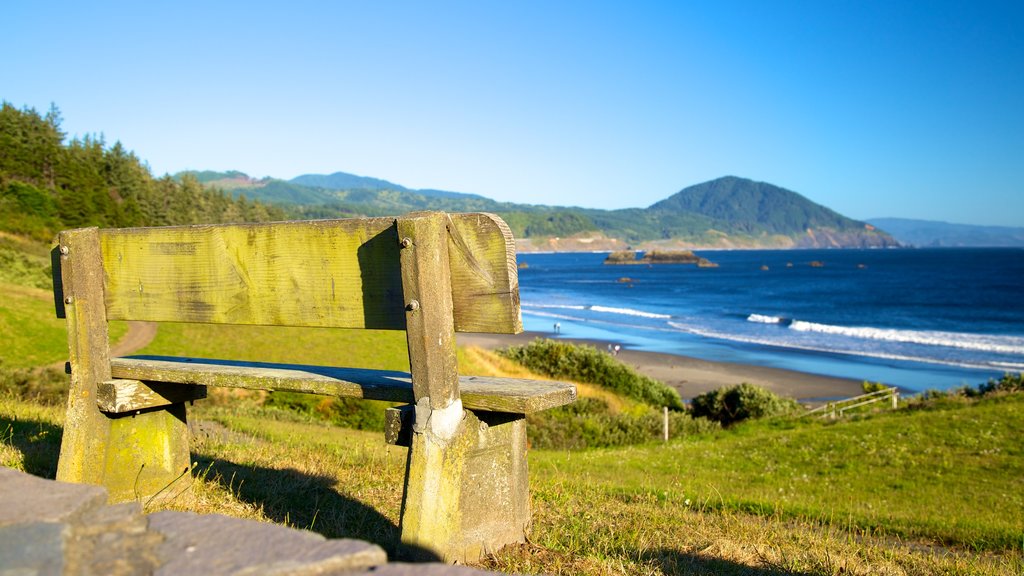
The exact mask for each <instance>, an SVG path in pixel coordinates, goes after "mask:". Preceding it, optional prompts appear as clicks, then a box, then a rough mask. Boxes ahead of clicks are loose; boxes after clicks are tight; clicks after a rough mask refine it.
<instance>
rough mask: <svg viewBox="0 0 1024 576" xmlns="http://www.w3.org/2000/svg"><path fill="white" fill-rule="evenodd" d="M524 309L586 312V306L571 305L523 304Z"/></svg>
mask: <svg viewBox="0 0 1024 576" xmlns="http://www.w3.org/2000/svg"><path fill="white" fill-rule="evenodd" d="M522 306H523V308H558V309H562V310H586V309H587V307H586V306H579V305H570V304H532V303H527V302H523V303H522Z"/></svg>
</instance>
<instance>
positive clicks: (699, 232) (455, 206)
mask: <svg viewBox="0 0 1024 576" xmlns="http://www.w3.org/2000/svg"><path fill="white" fill-rule="evenodd" d="M190 174H192V175H194V176H195V177H196V178H198V179H200V180H201V181H203V182H206V183H207V184H208V185H211V186H215V187H219V188H221V189H224V190H229V191H231V192H232V193H234V194H236V195H242V194H244V195H245V196H246V197H247V198H250V199H257V200H260V201H263V202H268V203H273V204H278V205H281V206H285V207H287V208H288V209H289V210H290V211H291V213H292V214H293V215H295V216H298V217H331V216H347V215H352V214H363V215H385V214H395V213H401V212H407V211H411V210H431V209H433V210H449V211H477V210H482V211H488V212H495V213H497V214H499V215H500V216H502V217H503V218H504V219H505V220H506V221H507V222H508V223H509V226H510V227H511V228H512V231H513V233H514V234H515V235H516V237H517V238H519V239H521V240H525V241H524V242H523V243H522V245H521V249H522V250H533V249H536V250H579V249H589V250H615V249H622V248H625V247H627V246H632V247H635V248H664V247H676V246H679V247H682V246H701V247H722V248H758V247H772V248H812V247H835V248H849V247H858V248H860V247H889V246H896V245H897V242H896V241H895V240H894V239H893V238H892V237H891V236H889V235H888V234H886V233H884V232H880V231H878V230H876V229H875V228H874V227H873V226H871V225H869V224H865V223H863V222H858V221H855V220H852V219H850V218H847V217H845V216H842V215H841V214H838V213H836V212H835V211H833V210H830V209H829V208H826V207H824V206H821V205H819V204H816V203H814V202H811V201H810V200H808V199H807V198H805V197H803V196H801V195H800V194H797V193H796V192H793V191H790V190H786V189H785V188H780V187H778V186H774V185H772V184H768V183H764V182H755V181H753V180H748V179H744V178H737V177H735V176H726V177H723V178H719V179H716V180H712V181H709V182H704V183H702V184H697V185H695V186H690V187H688V188H685V189H683V190H681V191H680V192H678V193H676V194H674V195H672V196H670V197H669V198H666V199H665V200H662V201H661V202H657V203H655V204H653V205H651V206H650V207H648V208H629V209H623V210H600V209H593V208H581V207H562V206H538V205H526V204H515V203H510V202H497V201H495V200H491V199H489V198H485V197H483V196H479V195H476V194H464V193H460V192H447V191H441V190H431V189H421V190H413V189H409V188H406V187H404V186H401V185H399V184H395V183H393V182H389V181H387V180H382V179H378V178H369V177H364V176H355V175H353V174H348V173H345V172H335V173H333V174H330V175H321V174H306V175H302V176H299V177H296V178H293V179H291V180H287V181H286V180H279V179H272V178H267V179H262V180H255V179H249V178H248V177H247V176H245V175H244V174H242V175H241V177H240V176H239V174H240V173H238V172H219V173H218V172H193V173H190Z"/></svg>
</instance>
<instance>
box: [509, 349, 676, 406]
mask: <svg viewBox="0 0 1024 576" xmlns="http://www.w3.org/2000/svg"><path fill="white" fill-rule="evenodd" d="M498 353H499V354H501V355H502V356H504V357H506V358H508V359H510V360H513V361H515V362H518V363H519V364H522V365H523V366H525V367H526V368H528V369H530V370H531V371H533V372H537V373H540V374H544V375H546V376H550V377H552V378H564V379H566V380H574V381H576V382H587V383H590V384H597V385H599V386H602V387H604V388H607V389H609V390H612V391H613V392H616V393H618V394H621V395H623V396H626V397H628V398H632V399H634V400H637V401H639V402H643V403H644V404H648V405H650V406H654V407H656V408H660V407H662V406H668V407H669V408H670V409H672V410H683V409H684V406H683V401H682V399H681V398H679V393H678V392H676V390H675V389H673V388H671V387H669V386H667V385H666V384H664V383H662V382H659V381H657V380H655V379H654V378H650V377H648V376H644V375H643V374H639V373H637V372H636V371H635V370H633V369H632V368H630V367H629V366H627V365H625V364H623V363H622V362H619V361H618V360H616V359H615V358H613V357H611V356H609V355H608V354H606V353H604V352H600V351H598V350H597V348H594V347H593V346H588V345H585V344H582V345H577V344H570V343H568V342H561V341H557V340H548V339H546V338H538V339H536V340H534V341H533V342H530V343H529V344H527V345H526V346H512V347H509V348H506V349H503V350H499V351H498Z"/></svg>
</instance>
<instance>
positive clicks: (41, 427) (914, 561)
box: [0, 397, 1024, 576]
mask: <svg viewBox="0 0 1024 576" xmlns="http://www.w3.org/2000/svg"><path fill="white" fill-rule="evenodd" d="M1022 405H1024V401H1022V400H1021V399H1020V398H1004V399H999V400H991V401H983V402H981V403H978V404H976V405H964V406H959V407H955V408H954V407H950V408H944V409H941V410H934V411H916V412H907V411H904V412H902V413H900V414H897V415H887V416H876V417H872V418H868V419H864V420H860V421H852V422H841V423H836V424H832V425H821V424H813V423H812V424H804V425H798V426H793V427H780V426H778V425H774V426H773V425H763V424H762V425H756V426H740V427H739V428H738V429H737V430H728V431H722V432H718V433H716V434H713V435H707V436H704V437H699V438H689V439H685V440H677V441H673V442H670V443H669V444H668V445H647V446H642V447H633V448H624V449H608V450H588V451H580V452H569V453H566V452H545V451H536V450H535V451H532V452H531V454H530V466H531V492H532V497H533V510H534V524H533V529H532V533H531V543H530V544H528V545H524V546H518V547H510V548H507V549H505V550H502V551H501V552H499V553H498V554H497V555H496V556H494V557H492V558H489V559H488V560H487V561H485V562H484V563H483V564H482V566H483V567H486V568H491V569H497V570H501V571H505V572H517V573H547V574H651V575H662V574H690V573H693V574H744V575H755V576H771V575H781V574H792V573H796V574H830V575H831V574H992V575H996V574H1015V573H1021V571H1022V569H1024V555H1022V551H1021V543H1020V542H1019V540H1018V542H1017V543H1016V544H1015V543H1013V542H1005V544H1006V546H1005V547H1003V546H997V545H994V546H992V547H991V549H989V550H987V551H985V552H979V551H978V550H975V549H974V548H975V543H979V542H982V541H984V542H988V543H992V544H996V543H998V539H997V538H993V537H992V535H993V534H1000V533H1004V532H1010V533H1012V532H1013V530H1014V528H1013V526H1016V527H1017V528H1016V529H1017V530H1018V531H1017V535H1018V538H1020V532H1019V528H1020V526H1021V523H1020V516H1019V514H1020V505H1019V500H1014V499H1013V498H1015V497H1016V498H1019V496H1017V495H1018V494H1019V493H1020V490H1019V488H1020V486H1019V482H1020V478H1021V475H1020V474H1019V470H1020V468H1019V466H1020V464H1019V463H1018V462H1015V461H1019V460H1020V454H1019V452H1018V451H1017V450H1019V449H1017V448H1014V447H1013V444H1014V443H1015V442H1016V441H1017V439H1018V438H1019V437H1020V436H1019V432H1020V430H1019V429H1018V428H1017V426H1019V424H1018V423H1019V422H1020V421H1021V418H1020V416H1021V415H1020V409H1021V407H1022ZM60 412H61V411H60V410H59V409H56V408H46V407H39V406H33V405H31V404H26V403H24V402H13V401H11V400H10V399H9V398H8V399H4V398H2V397H0V465H5V466H13V467H15V468H20V469H25V470H28V471H30V472H32V473H34V474H38V475H42V476H51V477H52V474H53V470H54V466H55V463H56V455H57V448H58V446H59V430H60V428H59V426H60ZM193 414H194V415H196V416H199V417H200V418H197V420H198V419H202V420H203V421H206V422H215V423H217V424H218V425H216V426H206V427H204V428H203V430H204V432H201V433H200V434H199V435H198V436H197V438H195V439H194V441H193V460H194V461H195V463H196V474H195V480H194V482H193V487H192V491H191V494H187V493H186V494H180V495H178V496H176V497H174V498H172V499H171V500H170V501H168V502H164V503H160V504H154V503H149V504H148V506H147V510H148V511H155V510H159V509H167V508H171V509H179V510H192V511H196V512H200V513H222V514H229V515H233V516H238V517H242V518H250V519H255V520H261V521H271V522H278V523H283V524H286V525H289V526H293V527H298V528H306V529H312V530H314V531H317V532H320V533H323V534H325V535H327V536H330V537H357V538H363V539H367V540H370V541H373V542H376V543H378V544H380V545H382V546H383V547H384V548H385V549H386V550H388V551H389V552H391V553H393V552H394V551H395V550H396V549H397V546H398V516H399V513H400V506H401V490H402V478H403V471H404V465H405V451H404V450H403V449H400V448H396V447H393V446H387V445H385V444H384V443H383V442H382V439H381V437H380V435H379V434H377V433H368V432H361V431H355V430H346V429H340V428H333V427H329V426H324V425H322V424H315V423H308V422H300V421H296V418H295V417H294V416H292V415H289V414H288V413H284V412H280V411H272V410H264V409H260V408H258V407H256V406H255V405H254V404H253V403H252V402H249V401H245V400H243V401H241V402H240V403H234V404H221V405H220V406H216V405H215V406H210V405H206V406H203V407H201V408H197V409H196V410H195V411H194V412H193ZM941 422H946V423H947V424H948V423H949V422H953V423H955V424H957V425H961V424H965V423H970V424H969V425H968V426H967V427H966V428H964V429H962V430H957V431H956V432H948V430H950V429H952V428H954V427H953V426H948V425H947V426H945V429H946V430H947V431H946V432H944V431H942V430H937V429H936V427H937V426H938V424H939V423H941ZM938 428H942V427H941V426H938ZM893 430H909V431H910V432H908V435H907V436H903V437H898V436H890V435H891V434H892V433H893ZM917 434H932V435H935V436H937V437H938V441H932V442H929V443H923V444H914V443H913V442H914V440H915V438H917V436H916V435H917ZM812 437H820V440H814V439H813V438H812ZM894 439H897V440H900V441H902V442H907V443H908V445H907V448H906V449H905V450H902V449H901V450H898V452H899V453H902V454H903V455H902V456H899V454H897V453H892V452H889V453H885V450H886V449H885V448H884V446H886V445H887V444H888V441H891V440H894ZM807 442H811V446H810V447H808V448H807V449H804V447H803V446H802V445H803V444H805V443H807ZM826 446H832V447H835V448H840V449H844V450H847V451H848V452H849V453H850V454H849V455H851V456H861V457H868V458H869V462H867V463H865V464H864V465H863V467H862V468H861V469H860V470H859V471H857V473H856V474H854V472H853V471H849V470H846V469H845V468H843V467H841V466H837V464H838V461H837V460H831V461H829V460H828V459H826V468H827V469H828V470H829V473H828V474H824V475H822V477H820V478H817V479H816V481H817V482H818V483H820V484H822V487H821V488H820V489H818V490H806V489H804V488H803V487H802V486H804V485H806V484H813V483H806V482H803V481H802V479H801V480H796V479H797V478H802V473H801V472H800V470H802V469H810V468H812V466H810V465H809V464H808V462H811V461H814V460H816V459H815V458H813V457H812V456H810V455H806V454H805V453H809V452H813V451H816V450H819V449H820V448H822V447H826ZM872 446H874V448H872ZM993 446H998V447H1000V448H1001V450H1000V451H999V452H998V453H997V456H998V455H1001V456H1002V457H1001V458H997V459H996V460H994V461H988V460H987V459H983V458H980V457H979V456H977V455H976V456H975V457H971V458H964V456H965V455H966V454H973V453H981V452H984V451H986V450H989V451H990V450H992V449H993V448H992V447H993ZM926 447H927V448H930V451H929V452H928V454H927V457H925V456H920V457H917V456H913V454H914V453H915V452H923V451H924V450H925V449H926ZM890 450H892V449H890ZM751 453H754V454H753V455H752V456H751V457H750V458H749V459H748V458H745V455H748V454H751ZM873 454H876V455H873ZM981 455H983V456H984V455H985V454H981ZM892 458H897V460H896V462H894V463H893V464H891V465H889V466H890V467H889V468H883V469H882V470H880V471H877V472H874V471H872V468H874V467H877V466H879V465H880V463H882V462H883V461H886V460H889V459H892ZM909 458H918V459H917V460H913V461H912V462H911V463H915V464H916V466H917V467H918V468H921V470H916V471H915V470H909V471H908V470H906V469H905V468H900V472H899V474H898V475H896V476H887V473H889V472H892V471H893V470H896V468H895V466H896V465H897V463H899V464H906V463H908V460H907V459H909ZM748 460H752V462H750V461H748ZM947 460H949V461H953V460H960V461H962V462H963V464H962V467H963V468H964V470H963V471H962V472H958V473H957V474H956V475H955V476H953V473H952V471H951V468H950V467H947V466H945V465H944V464H941V463H942V462H944V461H947ZM772 462H774V463H775V464H774V466H775V468H774V470H766V469H765V467H766V465H768V464H770V463H772ZM787 467H788V469H789V471H788V472H786V473H782V470H784V469H787ZM855 475H866V478H864V479H855V478H854V476H855ZM764 476H766V477H767V479H761V478H762V477H764ZM937 476H942V477H946V476H951V479H949V480H945V479H937V478H936V477H937ZM963 477H968V478H971V481H970V482H969V483H963V484H961V482H962V478H963ZM880 479H882V480H880ZM885 479H888V480H889V481H890V482H891V481H893V480H898V481H899V482H900V483H902V484H904V486H902V487H897V488H894V487H892V486H888V485H883V486H880V487H879V488H880V489H879V490H874V489H872V488H871V486H875V485H876V484H877V483H878V482H884V481H885ZM921 479H925V480H932V481H933V482H934V483H935V486H932V487H930V488H928V489H927V490H926V491H923V492H921V491H914V490H913V489H912V487H910V486H909V484H910V483H911V482H917V481H918V480H921ZM801 483H802V484H801ZM844 483H845V484H849V485H850V486H849V487H848V488H845V490H847V492H843V490H844V489H843V488H841V486H840V485H841V484H844ZM789 485H795V486H798V487H800V489H799V490H794V491H793V492H792V493H791V494H787V495H786V496H787V497H786V498H783V497H782V496H778V495H777V494H778V491H777V490H778V487H785V486H789ZM858 486H860V488H857V487H858ZM773 490H775V492H773ZM830 490H831V491H834V492H836V494H835V495H834V496H829V491H830ZM1004 490H1006V491H1009V494H1003V493H1002V492H1003V491H1004ZM888 492H891V494H890V495H889V496H884V495H883V494H884V493H888ZM940 492H944V493H943V494H942V497H943V499H942V500H941V501H936V500H935V499H934V498H933V494H935V493H940ZM972 492H973V493H974V494H971V493H972ZM980 493H988V494H989V495H988V496H984V495H979V494H980ZM850 495H854V496H855V497H856V500H857V501H858V502H860V503H861V505H862V508H863V509H864V510H867V512H864V511H863V510H862V511H861V512H859V513H858V512H852V513H841V512H840V511H839V510H841V509H843V507H844V506H847V504H845V503H844V501H845V500H847V499H848V498H849V497H850ZM964 498H966V499H967V500H966V501H965V502H964V503H962V504H957V505H955V506H951V505H949V504H948V503H949V502H950V501H955V500H957V499H964ZM744 502H746V504H743V505H740V504H742V503H744ZM882 502H884V503H885V505H886V506H888V507H889V509H890V510H892V511H893V514H894V516H895V517H899V518H898V521H896V522H891V521H889V520H885V519H884V518H881V516H884V515H878V514H876V513H875V512H873V511H872V510H875V509H876V508H877V506H878V505H879V504H880V503H882ZM789 504H797V505H798V506H797V507H796V508H792V509H786V506H787V505H789ZM868 504H871V507H870V508H869V507H868V506H867V505H868ZM972 507H975V508H974V509H973V510H971V508H972ZM943 517H944V518H946V521H945V523H948V524H949V525H952V526H959V528H958V529H959V530H961V532H960V533H958V534H954V535H950V534H949V533H947V532H944V530H945V528H943V526H942V524H943V523H944V522H942V521H940V520H938V519H940V518H943ZM880 518H881V519H880ZM900 518H901V519H900ZM907 526H911V527H913V530H911V531H912V532H914V533H915V534H916V535H909V533H908V532H909V531H908V530H907V529H906V528H907ZM986 534H987V535H988V536H985V535H986Z"/></svg>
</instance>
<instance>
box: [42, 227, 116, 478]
mask: <svg viewBox="0 0 1024 576" xmlns="http://www.w3.org/2000/svg"><path fill="white" fill-rule="evenodd" d="M59 245H60V246H59V248H58V254H60V256H59V257H58V260H56V262H55V263H56V264H58V265H59V268H58V269H57V270H55V272H58V271H59V273H60V276H61V292H62V293H61V294H55V296H56V297H57V298H59V299H60V300H61V301H62V302H63V303H64V305H63V309H62V310H60V311H61V312H63V313H64V316H65V317H66V318H67V327H68V357H69V358H70V361H71V364H72V365H74V366H75V371H74V373H73V374H71V387H70V389H69V391H68V409H67V414H66V416H65V418H64V419H65V422H64V435H63V437H62V439H61V444H60V458H59V460H58V461H57V480H61V481H64V482H81V483H85V484H102V483H103V464H102V462H103V460H102V457H103V455H104V454H105V453H106V450H107V443H108V441H109V438H110V420H109V419H107V417H106V416H104V415H103V414H101V413H100V412H99V411H98V410H97V409H96V385H97V383H99V382H102V381H104V380H108V379H109V378H110V362H109V359H108V346H109V344H108V335H107V321H106V316H105V314H104V311H103V270H102V268H100V253H99V246H100V245H99V238H98V235H97V230H96V228H84V229H81V230H72V231H68V232H62V233H61V234H60V237H59Z"/></svg>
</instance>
